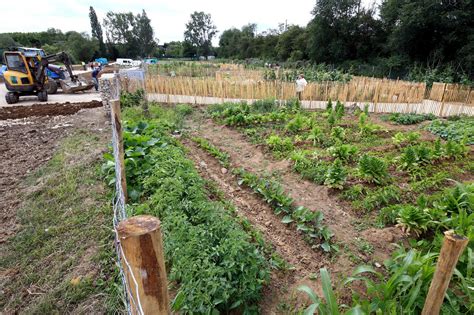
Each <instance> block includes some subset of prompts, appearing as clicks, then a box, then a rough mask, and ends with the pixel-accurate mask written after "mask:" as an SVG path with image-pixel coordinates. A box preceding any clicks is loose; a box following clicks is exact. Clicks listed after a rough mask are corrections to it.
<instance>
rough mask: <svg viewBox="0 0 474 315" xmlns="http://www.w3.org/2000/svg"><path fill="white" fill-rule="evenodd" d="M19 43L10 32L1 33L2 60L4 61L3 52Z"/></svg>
mask: <svg viewBox="0 0 474 315" xmlns="http://www.w3.org/2000/svg"><path fill="white" fill-rule="evenodd" d="M17 45H18V44H17V43H16V42H15V41H14V40H13V38H12V37H11V36H10V35H9V34H0V61H1V62H3V52H4V51H5V50H9V49H11V48H13V47H16V46H17Z"/></svg>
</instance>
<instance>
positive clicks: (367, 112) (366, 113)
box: [364, 104, 369, 117]
mask: <svg viewBox="0 0 474 315" xmlns="http://www.w3.org/2000/svg"><path fill="white" fill-rule="evenodd" d="M364 114H365V115H366V116H367V117H369V104H364Z"/></svg>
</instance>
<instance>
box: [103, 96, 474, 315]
mask: <svg viewBox="0 0 474 315" xmlns="http://www.w3.org/2000/svg"><path fill="white" fill-rule="evenodd" d="M150 111H151V117H153V118H151V119H148V121H147V122H146V123H143V122H139V121H140V120H143V119H144V118H143V117H142V115H141V113H140V110H139V109H138V108H131V109H127V110H126V111H125V113H124V116H125V119H127V120H128V121H129V122H128V123H127V124H126V126H127V131H126V133H125V135H124V137H125V145H126V165H127V175H128V176H127V181H128V184H129V185H128V189H129V194H130V196H131V198H132V199H133V200H134V205H132V206H131V207H130V208H129V211H130V212H131V213H132V214H144V213H146V214H153V215H156V216H158V217H159V218H160V219H161V220H162V222H163V230H164V233H165V238H164V240H165V244H164V245H165V254H166V260H167V267H168V269H169V270H168V272H169V278H170V280H171V281H172V283H173V290H172V292H175V294H174V301H173V308H174V310H180V311H183V312H194V313H209V312H216V311H218V312H229V311H231V310H237V311H239V312H240V311H249V312H258V311H262V312H264V313H268V312H282V313H291V312H297V311H298V310H301V306H302V305H303V304H305V300H303V297H304V294H303V293H301V294H296V293H295V292H296V289H297V288H298V287H300V289H301V290H302V291H304V292H306V293H308V294H309V296H310V297H311V300H312V301H313V302H314V303H316V304H317V303H319V305H316V304H313V305H312V306H311V310H315V309H319V312H320V313H325V311H324V310H323V309H327V310H329V309H332V312H333V313H334V311H335V310H336V309H338V310H339V311H347V310H349V309H352V310H357V311H360V312H362V313H367V314H368V313H376V312H381V313H400V312H408V313H419V312H420V311H421V309H422V307H423V303H424V298H425V296H426V293H427V291H428V287H429V284H430V282H431V277H432V275H433V272H434V268H435V264H436V257H437V254H438V253H439V249H440V245H441V240H442V233H443V232H444V231H445V230H448V229H454V230H455V232H456V233H459V234H462V235H466V236H468V237H469V238H470V240H471V242H470V244H469V246H468V249H467V250H466V251H465V252H464V254H463V255H462V256H461V259H460V262H459V264H458V266H457V270H456V272H455V275H454V277H453V280H452V283H451V286H450V288H449V289H448V293H447V296H448V299H447V300H446V301H445V303H444V305H443V312H446V313H466V314H467V313H470V312H472V310H473V305H474V304H473V302H474V296H473V293H472V289H470V287H472V286H473V284H474V281H473V278H472V262H473V259H474V256H473V254H472V249H473V244H472V240H473V237H474V214H473V208H474V204H473V200H474V185H473V184H472V181H473V179H474V175H473V169H474V158H473V152H472V148H471V147H470V146H469V145H468V143H469V138H468V137H467V136H459V134H460V133H457V134H458V136H457V138H452V139H450V137H449V136H445V137H444V138H446V140H443V139H441V138H439V137H438V136H436V135H435V134H438V132H436V131H435V130H434V129H436V128H438V129H436V130H439V129H440V128H441V127H440V125H442V126H445V124H446V123H445V122H442V121H438V120H434V121H432V122H423V126H426V125H429V126H430V127H428V128H429V129H430V130H431V131H432V132H433V133H431V132H429V131H428V130H427V129H426V127H421V126H420V128H418V127H417V125H416V124H415V126H413V125H412V126H407V127H405V126H400V125H396V123H399V124H400V123H401V124H405V123H412V122H415V123H418V121H421V120H424V119H425V117H410V116H407V117H402V118H400V117H398V116H397V117H394V118H393V119H390V121H389V122H383V124H382V120H380V117H379V116H369V114H368V113H367V112H363V111H362V112H356V113H345V109H344V107H343V106H342V104H340V103H338V102H335V103H331V104H328V109H327V110H326V111H320V112H306V111H302V110H300V109H299V106H298V103H297V102H290V103H288V104H287V106H285V107H280V106H278V105H277V104H276V103H275V102H273V101H259V102H257V103H255V104H254V105H252V106H248V105H244V104H219V105H214V106H210V107H208V110H207V113H202V112H200V111H199V110H192V109H191V108H190V107H189V106H186V105H178V106H176V107H174V108H164V107H159V106H151V107H150ZM206 115H208V116H206ZM427 118H428V119H431V118H432V117H427ZM392 120H393V122H392ZM460 121H462V124H461V125H462V126H464V124H471V122H470V121H469V119H468V118H461V119H460ZM449 128H454V129H455V128H456V127H449ZM188 129H190V130H189V132H188V131H187V130H188ZM183 130H184V131H183ZM183 132H184V133H183ZM449 134H456V132H454V131H452V130H450V132H449ZM461 134H462V133H461ZM183 145H184V146H183ZM186 148H189V150H190V151H188V150H187V149H186ZM187 156H189V157H190V158H191V160H189V159H188V158H187ZM108 158H109V159H110V158H111V157H110V156H109V157H108ZM193 162H194V164H195V166H194V165H193ZM195 167H197V169H198V171H199V173H198V172H197V171H196V168H195ZM108 168H109V166H107V165H105V166H104V171H105V172H107V170H108ZM201 176H202V177H204V178H205V180H203V179H202V178H201ZM247 219H248V220H247ZM391 243H397V244H398V245H397V246H396V247H391V246H390V244H391ZM292 246H293V247H292ZM294 246H297V248H295V247H294ZM295 250H296V251H295ZM298 251H299V253H298ZM384 258H389V259H387V260H386V261H385V263H384V265H382V264H381V263H382V259H384ZM308 260H309V261H308ZM315 260H317V262H316V261H315ZM289 263H290V264H289ZM291 265H292V266H293V268H290V267H291ZM374 266H375V267H374ZM323 267H325V269H321V276H319V273H318V271H319V270H318V269H319V268H323ZM328 271H329V273H330V275H329V274H328ZM351 276H352V277H351ZM331 282H332V285H331ZM331 286H334V288H335V292H332V288H331ZM314 292H317V293H319V294H324V296H325V297H326V301H321V300H319V302H318V299H317V298H316V296H315V295H312V294H313V293H314ZM306 302H307V301H306ZM337 302H339V303H340V306H337V304H335V303H337ZM341 303H344V304H346V305H347V306H343V305H342V304H341ZM334 305H335V306H334ZM308 310H309V309H308Z"/></svg>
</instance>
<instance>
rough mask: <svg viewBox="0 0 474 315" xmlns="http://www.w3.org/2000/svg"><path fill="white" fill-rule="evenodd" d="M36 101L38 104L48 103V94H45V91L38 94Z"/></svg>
mask: <svg viewBox="0 0 474 315" xmlns="http://www.w3.org/2000/svg"><path fill="white" fill-rule="evenodd" d="M38 101H40V102H46V101H48V92H46V91H40V92H38Z"/></svg>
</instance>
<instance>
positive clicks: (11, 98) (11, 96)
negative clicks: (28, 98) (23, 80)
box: [5, 92, 18, 104]
mask: <svg viewBox="0 0 474 315" xmlns="http://www.w3.org/2000/svg"><path fill="white" fill-rule="evenodd" d="M5 100H6V101H7V104H15V103H18V94H16V93H13V92H8V93H7V94H6V95H5Z"/></svg>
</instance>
